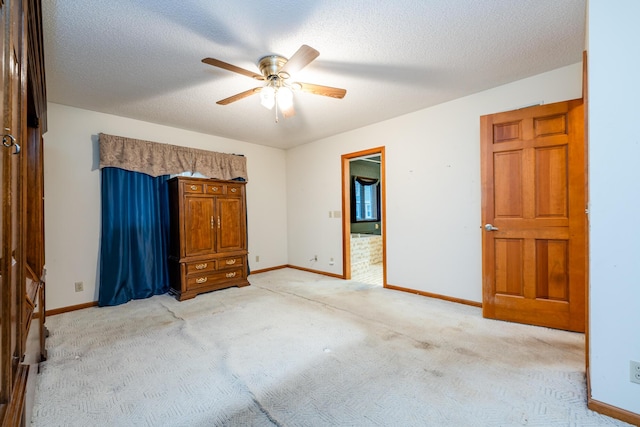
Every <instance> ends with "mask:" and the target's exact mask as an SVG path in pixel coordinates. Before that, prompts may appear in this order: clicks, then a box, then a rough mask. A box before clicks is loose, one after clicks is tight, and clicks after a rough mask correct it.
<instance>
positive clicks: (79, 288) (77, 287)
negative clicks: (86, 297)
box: [75, 282, 84, 292]
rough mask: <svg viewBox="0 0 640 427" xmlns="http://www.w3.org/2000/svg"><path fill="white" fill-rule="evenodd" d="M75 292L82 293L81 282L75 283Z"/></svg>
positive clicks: (82, 285) (82, 286)
mask: <svg viewBox="0 0 640 427" xmlns="http://www.w3.org/2000/svg"><path fill="white" fill-rule="evenodd" d="M75 285H76V292H82V291H84V284H83V283H82V282H76V283H75Z"/></svg>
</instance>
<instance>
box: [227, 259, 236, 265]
mask: <svg viewBox="0 0 640 427" xmlns="http://www.w3.org/2000/svg"><path fill="white" fill-rule="evenodd" d="M236 261H237V260H235V259H228V260H227V261H226V262H227V265H233V264H235V263H236Z"/></svg>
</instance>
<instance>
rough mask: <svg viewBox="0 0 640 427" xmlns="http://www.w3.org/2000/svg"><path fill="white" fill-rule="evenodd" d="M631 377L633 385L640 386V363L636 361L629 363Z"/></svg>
mask: <svg viewBox="0 0 640 427" xmlns="http://www.w3.org/2000/svg"><path fill="white" fill-rule="evenodd" d="M629 375H630V378H629V379H630V380H631V382H632V383H637V384H640V362H636V361H634V360H631V361H630V362H629Z"/></svg>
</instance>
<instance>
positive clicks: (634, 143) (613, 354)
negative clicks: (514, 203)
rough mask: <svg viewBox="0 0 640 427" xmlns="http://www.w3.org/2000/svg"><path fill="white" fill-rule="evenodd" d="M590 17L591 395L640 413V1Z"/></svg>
mask: <svg viewBox="0 0 640 427" xmlns="http://www.w3.org/2000/svg"><path fill="white" fill-rule="evenodd" d="M588 17H589V18H588V19H589V20H588V26H589V43H588V46H589V55H588V62H589V198H590V201H589V211H590V214H589V222H590V249H591V251H590V260H589V261H590V298H589V299H590V305H589V309H590V322H589V330H590V363H591V365H590V373H591V375H590V376H591V387H592V397H593V399H595V400H598V401H600V402H604V403H608V404H610V405H613V406H616V407H618V408H622V409H626V410H628V411H631V412H634V413H636V414H639V416H640V384H634V383H632V382H630V381H629V378H630V374H629V362H630V361H631V360H635V361H638V362H640V201H639V200H638V194H640V168H639V167H638V161H639V160H640V136H639V134H638V124H639V123H640V121H639V120H638V117H639V116H640V113H639V110H638V105H637V104H638V99H640V81H639V79H638V76H639V75H640V73H639V72H638V70H639V69H640V47H639V46H640V44H639V43H638V42H639V41H640V30H639V29H638V28H639V27H638V17H640V2H639V1H637V0H606V1H605V0H590V1H589V14H588Z"/></svg>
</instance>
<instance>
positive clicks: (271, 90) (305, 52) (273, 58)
mask: <svg viewBox="0 0 640 427" xmlns="http://www.w3.org/2000/svg"><path fill="white" fill-rule="evenodd" d="M318 55H320V52H318V51H317V50H315V49H314V48H312V47H310V46H307V45H302V46H301V47H300V49H298V50H297V51H296V53H294V54H293V56H292V57H291V58H290V59H287V58H285V57H283V56H280V55H267V56H264V57H262V58H260V59H259V60H258V68H259V69H260V73H261V74H257V73H254V72H253V71H249V70H246V69H244V68H240V67H236V66H235V65H231V64H228V63H226V62H223V61H220V60H219V59H215V58H204V59H203V60H202V62H204V63H205V64H209V65H213V66H214V67H219V68H223V69H225V70H228V71H232V72H234V73H238V74H242V75H244V76H247V77H251V78H253V79H256V80H262V81H264V82H265V83H264V85H262V86H258V87H255V88H253V89H249V90H246V91H244V92H240V93H238V94H235V95H233V96H230V97H228V98H225V99H221V100H220V101H218V102H216V104H220V105H227V104H231V103H232V102H235V101H239V100H241V99H243V98H246V97H248V96H251V95H254V94H257V93H259V94H260V102H261V104H262V105H263V106H264V107H266V108H268V109H272V108H273V107H274V106H275V107H276V123H277V122H278V110H280V111H281V112H282V115H283V117H285V118H287V117H291V116H293V115H294V114H295V111H294V109H293V92H294V91H302V92H308V93H312V94H315V95H322V96H330V97H332V98H339V99H341V98H344V96H345V95H346V93H347V91H346V90H345V89H339V88H335V87H329V86H321V85H316V84H311V83H301V82H290V81H289V79H290V78H291V76H292V75H293V74H295V73H297V72H298V71H300V70H301V69H303V68H304V67H306V66H307V65H309V64H310V63H311V61H313V60H314V59H316V58H317V57H318Z"/></svg>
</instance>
